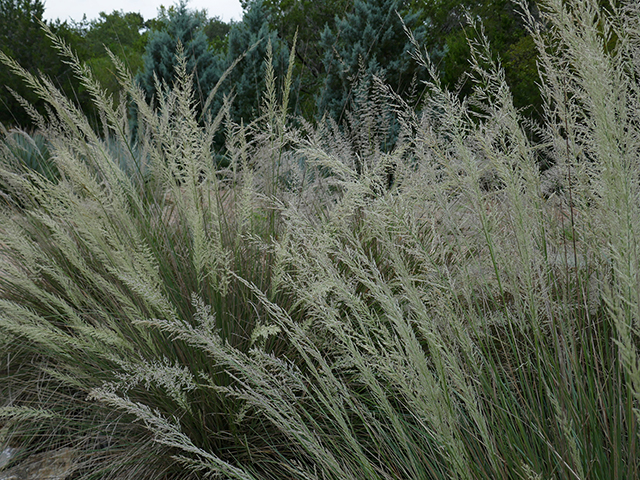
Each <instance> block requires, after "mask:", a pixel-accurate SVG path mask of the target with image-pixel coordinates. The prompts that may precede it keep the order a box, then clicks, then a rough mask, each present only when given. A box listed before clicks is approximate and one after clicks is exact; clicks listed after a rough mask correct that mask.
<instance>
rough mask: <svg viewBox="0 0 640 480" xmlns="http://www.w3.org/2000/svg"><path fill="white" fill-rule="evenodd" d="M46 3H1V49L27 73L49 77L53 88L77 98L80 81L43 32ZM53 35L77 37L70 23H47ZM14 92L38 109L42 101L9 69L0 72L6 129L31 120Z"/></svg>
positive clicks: (1, 108)
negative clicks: (42, 24)
mask: <svg viewBox="0 0 640 480" xmlns="http://www.w3.org/2000/svg"><path fill="white" fill-rule="evenodd" d="M43 13H44V3H43V2H42V1H41V0H0V50H2V52H3V53H4V54H5V55H7V56H8V57H10V58H13V59H14V60H16V61H17V62H18V63H19V64H20V65H21V66H22V67H23V68H25V69H26V70H27V71H29V72H32V73H36V72H38V71H40V72H43V73H44V74H46V75H47V76H48V77H49V78H50V79H51V81H52V82H53V84H54V85H56V86H57V87H59V88H62V90H63V91H64V92H65V93H67V94H68V95H69V96H70V97H71V98H78V97H77V94H78V91H77V90H78V82H76V81H74V79H73V77H72V75H71V69H70V68H69V67H68V66H67V65H66V64H64V63H63V62H62V61H61V59H60V57H59V56H58V54H57V52H56V50H55V49H54V48H53V47H52V44H51V41H50V40H49V38H47V36H46V34H45V32H44V31H43V30H42V27H41V22H43V20H42V16H43ZM48 25H49V27H50V28H51V29H52V30H53V31H54V33H56V34H58V35H60V36H61V37H62V38H65V39H67V40H70V39H71V37H72V36H73V35H74V33H73V31H72V29H71V28H70V27H69V25H68V24H67V23H61V22H53V23H49V24H48ZM12 92H15V93H17V94H18V95H19V96H21V97H23V98H25V99H26V100H28V101H29V102H30V103H32V104H34V106H35V107H36V108H38V109H39V108H40V107H42V105H43V103H42V101H40V100H38V99H37V97H35V95H34V94H33V93H32V92H31V91H30V90H29V89H28V88H26V87H25V86H24V84H23V82H22V81H21V80H19V79H18V78H17V77H16V76H15V75H14V74H13V73H12V72H10V71H9V69H8V68H2V69H0V123H2V124H4V125H5V126H9V125H20V126H23V127H28V126H30V125H31V118H30V117H29V115H28V114H27V113H26V112H25V111H24V109H23V108H22V106H21V105H20V102H19V101H18V100H17V99H16V98H15V96H14V94H13V93H12Z"/></svg>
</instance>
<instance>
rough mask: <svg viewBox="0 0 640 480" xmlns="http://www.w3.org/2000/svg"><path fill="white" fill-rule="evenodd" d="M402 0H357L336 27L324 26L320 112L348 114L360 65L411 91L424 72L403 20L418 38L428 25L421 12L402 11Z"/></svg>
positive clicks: (365, 72)
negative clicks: (415, 55)
mask: <svg viewBox="0 0 640 480" xmlns="http://www.w3.org/2000/svg"><path fill="white" fill-rule="evenodd" d="M402 4H403V2H402V1H401V0H356V1H355V2H354V4H353V9H352V11H350V12H349V13H347V15H346V16H345V17H343V18H340V19H336V22H335V28H331V27H330V26H329V25H327V26H326V27H325V29H324V31H323V32H322V35H321V38H320V49H321V50H322V52H323V57H322V63H323V66H324V70H325V78H324V84H323V86H322V88H321V90H320V92H319V94H318V97H317V108H318V113H319V114H320V115H322V114H323V113H324V112H327V113H329V114H330V115H331V116H332V117H333V118H335V119H338V118H340V117H341V116H342V115H343V114H344V112H345V109H346V108H347V106H348V103H349V101H350V100H351V99H352V87H353V84H354V80H355V78H356V77H357V75H358V74H359V72H360V71H361V70H362V72H360V74H363V75H364V76H365V77H372V76H373V75H376V76H378V77H381V78H384V79H385V80H386V81H387V82H388V83H389V85H390V86H391V87H392V88H393V89H394V90H395V91H397V92H399V93H400V94H407V93H409V91H410V88H411V85H412V84H414V82H415V80H416V79H417V78H418V77H419V76H420V73H419V68H418V66H417V65H416V63H415V61H413V59H412V58H411V53H410V52H411V50H412V49H413V46H412V45H411V42H410V40H409V38H408V37H407V35H406V33H405V30H404V26H406V27H407V28H409V29H410V30H412V32H413V35H414V37H415V39H416V40H417V41H418V42H424V40H425V36H426V33H427V30H426V28H425V26H424V25H421V24H420V18H419V15H417V12H414V11H408V12H402ZM400 12H402V13H400ZM403 24H404V25H403Z"/></svg>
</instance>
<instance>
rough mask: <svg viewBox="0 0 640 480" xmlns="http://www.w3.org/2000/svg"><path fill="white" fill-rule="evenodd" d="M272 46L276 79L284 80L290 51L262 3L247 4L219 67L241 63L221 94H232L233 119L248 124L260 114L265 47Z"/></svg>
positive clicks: (231, 74) (230, 33) (231, 34)
mask: <svg viewBox="0 0 640 480" xmlns="http://www.w3.org/2000/svg"><path fill="white" fill-rule="evenodd" d="M269 44H271V50H272V61H273V68H274V71H275V74H276V76H277V77H278V80H281V81H282V80H283V79H284V77H285V74H286V71H287V68H288V65H289V48H288V46H287V45H286V44H285V43H284V42H283V41H281V40H280V39H279V38H278V34H277V32H276V31H275V30H273V29H272V28H271V27H270V18H269V13H268V11H267V9H266V8H265V7H264V5H263V3H262V1H260V0H257V1H254V2H251V3H250V4H248V5H247V10H246V12H245V14H244V16H243V18H242V21H241V22H238V23H236V24H234V25H233V26H232V28H231V30H230V32H229V35H228V50H227V54H226V56H225V57H224V58H222V57H221V64H222V65H223V66H224V68H221V69H220V70H221V71H223V70H225V69H226V67H227V66H229V65H231V64H232V63H233V62H234V61H235V60H236V59H237V58H238V57H240V56H242V55H245V54H246V55H245V57H244V58H243V59H242V61H241V62H240V63H239V64H238V65H237V66H236V67H235V68H234V69H233V70H232V71H231V73H230V75H229V77H228V78H227V80H226V81H225V84H224V86H223V89H222V92H224V93H231V92H233V94H234V95H235V100H234V102H233V105H232V108H231V114H232V118H233V119H234V120H235V121H238V122H239V121H240V120H241V119H242V120H243V121H244V122H245V123H247V122H249V121H251V120H253V119H254V118H255V117H256V115H257V114H258V112H259V108H260V98H261V94H262V92H264V89H265V72H266V63H265V60H266V58H267V49H268V45H269Z"/></svg>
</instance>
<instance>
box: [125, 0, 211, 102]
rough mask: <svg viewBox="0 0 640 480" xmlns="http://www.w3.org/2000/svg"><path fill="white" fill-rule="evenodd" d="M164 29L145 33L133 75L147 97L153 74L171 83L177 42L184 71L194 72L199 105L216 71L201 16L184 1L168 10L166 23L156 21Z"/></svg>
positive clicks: (151, 91)
mask: <svg viewBox="0 0 640 480" xmlns="http://www.w3.org/2000/svg"><path fill="white" fill-rule="evenodd" d="M158 24H159V25H164V29H161V30H152V31H151V32H150V34H149V41H148V43H147V46H146V49H145V53H144V55H143V64H144V67H143V69H142V71H141V72H140V73H139V74H138V75H137V76H136V79H137V81H138V83H139V84H140V85H141V86H142V88H143V90H144V91H145V93H146V96H147V100H148V101H151V99H152V98H153V97H154V96H155V95H156V94H157V92H156V83H155V79H154V76H155V77H157V78H158V80H159V81H160V82H161V83H162V82H166V84H167V85H169V86H171V85H173V79H174V75H175V67H176V63H177V58H176V48H177V45H178V42H180V43H181V44H182V46H183V48H184V53H185V55H186V59H187V70H188V71H189V72H192V73H193V75H194V87H195V93H196V98H197V100H198V101H199V105H200V108H201V107H202V105H203V104H204V102H205V101H206V99H207V96H208V95H209V92H210V91H211V90H212V89H213V87H214V86H215V84H216V83H217V81H218V78H219V73H218V68H217V63H216V59H215V55H214V54H213V53H212V52H211V50H210V49H209V42H208V39H207V36H206V35H205V33H204V31H203V23H202V16H201V15H198V14H197V13H195V12H191V11H189V10H187V6H186V3H185V1H184V0H182V1H181V2H180V3H179V4H178V5H177V7H176V8H172V9H169V10H168V19H167V21H166V22H158Z"/></svg>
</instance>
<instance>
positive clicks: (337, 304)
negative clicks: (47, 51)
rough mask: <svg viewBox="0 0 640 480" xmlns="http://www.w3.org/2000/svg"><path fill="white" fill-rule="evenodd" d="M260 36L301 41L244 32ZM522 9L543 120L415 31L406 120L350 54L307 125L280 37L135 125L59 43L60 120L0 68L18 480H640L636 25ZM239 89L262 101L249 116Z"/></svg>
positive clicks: (582, 6) (39, 77)
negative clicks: (11, 119) (351, 64)
mask: <svg viewBox="0 0 640 480" xmlns="http://www.w3.org/2000/svg"><path fill="white" fill-rule="evenodd" d="M392 3H393V2H380V3H379V4H376V5H377V6H378V7H379V6H380V5H385V6H390V5H392ZM303 5H304V2H303V4H301V5H299V6H300V7H301V6H303ZM336 5H338V4H336ZM443 5H444V4H443ZM367 6H369V7H371V8H372V9H373V2H372V3H371V5H365V4H364V2H363V3H362V4H361V5H360V4H359V7H358V8H360V10H355V9H354V10H349V13H348V14H346V13H345V15H339V16H338V18H337V19H334V23H331V22H330V21H327V22H326V27H324V30H323V32H329V33H327V34H326V36H325V35H324V34H323V38H330V37H329V36H330V33H331V29H332V28H336V27H337V26H340V25H343V23H341V22H343V21H344V20H343V19H345V18H354V17H353V15H356V14H357V13H358V12H362V15H363V16H362V17H361V18H366V15H368V14H366V15H365V13H366V8H365V7H367ZM183 7H184V5H182V4H181V5H178V6H177V7H176V8H175V9H174V10H171V11H170V12H167V13H166V14H163V15H160V16H159V19H157V21H156V22H155V23H150V24H149V25H148V27H147V28H149V29H155V30H154V31H159V30H162V29H163V28H164V27H163V25H165V24H166V22H172V21H173V20H174V19H175V18H176V16H180V15H183V14H186V13H187V12H186V11H184V10H181V8H183ZM276 7H277V8H281V9H282V15H284V14H285V12H290V13H291V15H297V14H298V13H299V12H297V11H296V10H295V9H294V8H293V7H292V6H291V5H290V4H287V3H286V2H281V3H275V2H274V3H266V2H265V3H264V4H257V3H248V4H247V5H246V8H247V15H246V16H245V18H246V17H250V16H251V15H250V14H251V12H255V11H254V10H253V9H254V8H263V9H266V11H270V10H269V9H272V8H276ZM403 7H406V8H408V9H409V7H408V6H407V5H403ZM528 7H531V10H529V9H528ZM287 8H288V9H289V10H287ZM443 8H445V7H443ZM509 8H511V7H509ZM514 8H515V7H514ZM521 8H522V15H523V16H522V21H521V25H522V26H523V27H522V28H526V29H527V30H526V31H527V33H526V34H523V35H522V36H520V37H518V38H519V40H517V42H516V43H518V44H519V42H520V39H522V38H527V39H528V40H527V42H529V43H528V45H529V46H527V47H526V48H535V55H534V57H535V58H536V59H537V65H538V72H537V74H536V75H537V77H536V79H535V83H537V84H538V85H539V90H538V93H537V95H538V98H539V100H538V102H539V103H538V107H536V109H537V110H536V112H537V113H536V114H535V115H533V114H531V111H532V110H527V109H524V110H522V109H519V107H518V104H517V100H516V98H517V94H516V92H517V91H518V90H517V89H518V86H517V85H518V84H517V82H516V83H513V87H511V86H510V83H512V82H514V80H513V79H509V76H508V74H507V72H508V69H507V66H506V64H505V65H504V66H503V64H502V63H501V62H500V61H498V58H502V57H501V55H499V54H497V53H495V52H494V51H492V50H491V47H490V40H489V38H488V36H487V35H488V33H486V34H485V33H483V29H482V27H481V24H480V23H475V24H474V23H471V24H468V25H467V26H466V27H465V29H466V31H467V32H468V33H467V38H468V50H467V52H468V57H467V58H468V60H469V66H468V69H469V75H468V77H467V78H466V80H465V81H464V83H463V82H461V83H460V84H459V86H460V88H453V89H452V88H451V86H452V85H451V82H450V81H449V80H448V79H447V73H446V66H447V65H448V64H447V63H446V62H447V58H449V57H448V56H447V55H448V52H449V49H451V50H453V48H452V47H453V45H455V44H456V43H455V41H454V40H455V38H457V37H456V36H455V34H454V33H452V35H453V36H452V37H451V42H450V43H447V42H449V40H447V41H446V42H444V43H443V42H442V41H443V40H444V39H446V38H445V37H442V36H441V37H439V38H440V41H441V43H433V42H432V40H433V38H431V39H430V37H429V32H430V31H431V30H430V29H431V28H433V27H432V24H429V23H428V22H427V23H424V22H423V24H422V26H424V29H420V28H418V27H416V29H414V32H415V34H414V33H412V31H411V30H410V29H409V28H407V29H406V30H407V31H406V32H402V35H405V36H404V37H400V36H399V37H398V38H402V39H403V40H402V41H401V42H400V44H402V45H404V44H405V43H407V40H406V39H409V40H408V44H409V45H410V51H411V56H412V58H413V61H414V63H412V64H411V65H412V66H411V67H410V68H412V69H415V71H416V72H417V73H416V74H415V75H414V76H415V78H416V79H422V82H421V83H420V82H417V83H416V85H418V86H419V87H420V88H421V89H420V88H419V89H418V90H417V92H413V93H412V92H409V93H407V92H405V91H404V90H402V89H398V84H394V78H393V75H392V76H389V75H388V72H387V74H385V75H386V77H385V76H383V75H381V74H375V75H374V74H373V73H374V70H373V69H368V67H369V66H371V65H374V64H375V61H378V60H376V59H377V58H378V57H375V58H374V57H373V56H372V57H371V59H372V63H369V62H365V61H364V60H366V59H364V56H365V55H364V54H363V55H361V58H362V60H361V61H360V63H361V64H362V66H363V67H364V68H360V65H359V72H361V73H359V74H356V75H355V76H354V78H353V81H352V83H351V85H350V86H349V87H348V88H349V89H350V95H347V100H345V102H347V104H346V107H345V108H344V114H341V115H340V116H339V117H332V116H331V115H326V116H324V118H323V117H318V115H319V113H320V112H318V111H317V110H316V111H313V108H312V105H313V102H312V101H311V100H310V99H311V98H314V101H315V99H317V98H321V97H308V98H307V100H303V95H302V92H303V89H306V88H310V89H311V88H312V87H313V86H315V87H314V88H318V89H319V88H324V87H322V85H323V84H322V82H318V83H314V82H315V81H314V80H313V78H312V77H313V76H314V75H315V74H314V73H313V71H312V67H311V65H315V66H316V67H314V68H317V70H316V72H318V75H319V76H320V77H321V76H322V75H328V73H327V72H326V71H325V72H324V73H322V72H323V69H325V68H326V66H327V65H329V63H324V61H325V60H326V57H323V56H322V55H319V56H317V57H313V54H312V53H313V52H311V53H310V52H309V49H310V48H312V45H311V44H310V42H311V40H310V38H311V37H305V34H300V48H301V49H302V50H301V51H302V52H303V53H300V51H298V50H297V48H296V45H297V40H296V41H295V42H294V41H293V39H292V41H291V42H289V41H288V40H287V35H289V34H291V32H290V31H288V32H285V31H284V30H282V31H281V30H279V29H278V22H280V20H277V19H278V18H280V17H278V15H276V13H277V12H276V13H273V12H272V13H271V14H269V15H266V14H265V15H264V16H262V19H263V20H264V21H265V22H267V23H266V26H265V24H264V23H263V24H260V23H259V22H257V19H258V16H254V17H253V20H252V22H255V23H252V24H251V25H252V26H249V25H248V24H245V23H244V22H243V23H241V24H238V25H233V26H231V28H230V30H229V33H228V36H227V41H228V44H227V45H228V47H225V48H229V49H230V48H231V45H232V39H233V38H245V39H246V38H250V39H251V40H249V41H246V43H243V44H242V45H247V47H246V48H248V49H250V50H249V51H248V53H247V54H246V55H244V56H241V57H240V60H239V61H238V62H235V61H233V60H232V59H231V58H230V57H229V56H228V55H227V54H225V51H224V49H218V50H216V48H217V47H216V48H214V47H210V48H211V50H207V52H209V53H208V54H206V55H207V58H211V57H210V56H209V54H211V55H212V56H213V57H214V58H215V62H219V63H216V65H217V68H219V70H217V72H218V73H217V75H219V77H218V80H217V81H216V83H215V85H214V87H213V90H212V93H210V94H208V97H207V98H206V99H204V103H203V98H204V93H205V92H202V91H201V90H199V86H198V75H199V73H198V69H197V67H196V68H194V67H193V65H194V61H195V64H196V65H197V59H198V58H199V57H197V56H194V55H193V52H192V51H190V50H189V49H188V48H186V46H187V44H188V42H183V41H181V42H179V43H178V42H176V44H175V45H176V47H175V55H174V56H169V57H166V58H168V59H169V60H171V62H173V63H172V65H173V67H174V71H175V75H174V76H173V78H172V79H171V81H172V83H170V80H169V79H167V78H165V82H164V84H163V83H162V82H156V83H155V84H154V85H155V87H156V90H155V92H156V93H155V95H154V96H153V97H151V98H149V96H148V95H147V92H146V91H145V89H144V86H143V85H142V82H139V81H138V80H136V75H137V73H138V72H136V70H135V68H128V66H131V65H133V64H134V62H133V60H132V59H133V58H134V56H133V55H132V54H131V55H130V56H127V54H126V52H127V50H126V49H124V47H122V48H121V50H122V52H124V53H122V52H120V53H118V52H116V51H115V49H114V50H113V51H112V52H111V53H107V55H108V56H109V59H110V61H111V64H110V65H111V66H109V67H108V69H109V70H110V71H113V72H114V73H115V83H112V84H109V83H106V84H104V85H103V84H102V82H101V79H102V77H101V75H102V74H101V73H100V72H101V69H100V68H95V69H92V68H91V67H92V66H94V65H93V64H92V62H91V61H88V62H85V63H83V62H82V61H81V60H80V59H79V57H81V55H82V54H81V53H78V54H77V55H76V53H74V51H73V49H72V48H71V46H70V45H73V42H70V43H66V42H65V39H67V38H72V39H74V38H75V39H77V38H78V37H74V36H71V37H67V36H65V35H66V33H65V34H64V35H62V34H61V35H56V33H60V31H61V30H62V31H64V32H66V31H67V30H65V29H66V28H71V27H68V26H64V28H63V27H62V26H61V27H60V29H61V30H60V29H54V28H49V29H46V28H45V29H44V30H43V32H44V33H43V35H44V38H45V40H46V42H49V43H50V44H51V45H52V47H53V49H54V50H55V51H57V54H58V55H60V56H61V58H62V61H61V64H62V65H66V66H67V67H68V68H69V69H70V73H72V74H73V78H75V80H73V82H76V83H75V85H77V92H78V95H74V96H68V95H66V94H65V93H64V89H65V88H66V86H65V85H64V84H60V83H58V82H56V81H54V80H53V79H52V78H51V76H47V75H45V74H36V73H33V71H32V69H30V68H31V66H30V65H28V64H26V65H24V66H21V64H20V62H19V61H17V60H13V59H11V58H10V57H9V56H8V55H7V54H1V55H0V58H1V60H2V62H3V63H4V64H5V65H6V66H7V70H10V72H11V73H12V74H13V75H14V76H15V77H16V78H19V79H21V81H22V82H23V84H24V88H25V91H29V92H31V93H30V95H33V98H34V102H35V103H33V104H29V103H27V102H26V101H22V100H20V101H19V103H21V105H22V106H23V107H24V110H25V115H26V116H27V118H28V119H29V122H30V124H31V126H32V128H34V129H35V130H33V132H30V131H28V130H26V129H25V130H18V129H14V130H10V131H9V130H7V129H5V130H4V131H3V141H2V144H1V145H0V205H1V207H0V351H2V352H3V354H2V355H1V356H0V402H2V403H1V404H0V444H2V445H5V444H6V445H11V446H13V447H16V448H18V449H19V451H20V454H19V455H18V456H16V458H15V460H14V462H15V463H20V462H22V461H24V460H25V459H27V458H28V457H29V455H32V454H37V453H38V452H42V451H52V450H56V449H61V448H65V447H70V448H72V449H73V452H74V455H75V460H74V474H73V475H74V476H75V477H77V478H114V479H126V478H136V479H140V478H148V479H158V478H167V479H170V478H176V479H177V478H179V479H185V478H211V477H214V478H215V476H218V477H221V478H235V479H283V478H287V479H289V478H290V479H301V480H302V479H305V480H307V479H335V480H345V479H363V478H366V479H380V480H382V479H440V478H442V479H444V478H447V479H449V478H463V479H472V478H473V479H477V478H486V479H496V478H502V479H513V478H522V479H536V478H545V479H546V478H561V479H565V478H566V479H575V478H579V479H583V478H584V479H594V478H595V479H612V478H614V479H617V478H637V477H638V476H639V469H640V455H639V452H638V448H639V447H638V446H639V445H640V443H639V442H638V440H639V438H638V426H639V423H638V422H639V420H640V416H639V413H638V408H637V407H638V401H639V400H640V362H639V356H638V348H639V334H640V330H639V329H640V324H639V318H640V317H639V316H640V284H639V279H640V271H639V270H640V257H639V253H640V252H639V250H638V248H639V247H638V240H637V239H638V238H640V236H639V234H640V232H639V229H640V196H639V194H640V178H639V177H640V169H639V165H638V159H639V158H640V132H639V131H638V129H639V125H640V122H639V121H638V120H639V118H638V115H639V113H638V112H640V105H639V104H638V101H639V100H638V99H640V91H639V89H640V84H639V83H638V65H640V62H639V61H638V60H639V58H640V23H639V22H638V20H639V19H640V7H639V6H638V4H637V2H633V1H629V2H620V3H619V4H612V3H610V4H608V5H607V8H603V6H601V5H600V4H599V3H598V2H596V1H595V0H570V1H564V0H542V1H541V2H540V3H539V4H538V5H537V6H536V7H533V6H531V5H527V4H525V3H523V4H521ZM262 11H264V10H262ZM371 11H374V10H371ZM400 13H401V16H402V17H403V18H408V17H410V16H411V12H410V9H409V10H407V11H406V12H404V11H403V12H400ZM314 14H317V15H318V16H317V17H316V18H318V20H317V21H316V20H314V22H311V23H310V24H311V25H316V27H317V26H318V25H320V23H321V19H322V18H323V15H326V12H325V13H322V12H314ZM116 17H117V18H116ZM103 18H104V20H103V22H105V23H106V22H107V21H109V22H111V21H113V22H116V21H117V22H119V23H118V24H122V25H125V24H126V25H129V26H130V27H127V28H129V29H130V30H131V29H133V30H135V25H138V24H137V23H136V22H138V20H139V19H138V18H134V17H131V16H129V17H127V15H125V14H114V15H113V16H112V17H109V16H105V17H103ZM108 18H110V19H111V20H108ZM192 18H193V19H194V21H195V23H194V25H195V24H196V23H197V25H200V26H201V27H198V28H202V29H206V28H207V25H208V26H211V24H210V23H209V24H207V22H206V21H204V17H203V15H202V14H198V13H195V14H193V17H192ZM434 18H435V15H434ZM447 18H449V17H447ZM127 19H128V20H127ZM121 21H122V22H121ZM270 21H271V22H274V23H273V24H272V26H270V25H269V24H268V22H270ZM354 21H355V20H354ZM394 21H395V20H394ZM132 25H133V27H131V26H132ZM455 25H457V24H455V23H454V26H455ZM418 26H419V25H418ZM94 28H96V29H97V27H94V26H92V27H89V30H88V31H93V30H94ZM456 28H457V27H456ZM71 30H72V29H71ZM96 31H97V30H96ZM166 31H167V32H170V31H171V30H169V29H168V28H167V29H166ZM198 31H200V30H198ZM205 31H206V30H205ZM214 31H219V30H215V29H214ZM345 31H349V30H348V29H346V30H345ZM394 31H395V29H394ZM454 31H455V28H453V29H452V30H451V32H454ZM489 31H490V29H489V28H486V29H485V30H484V32H489ZM234 32H235V33H234ZM258 32H261V33H258ZM138 33H140V30H138ZM74 35H75V34H74ZM86 35H88V33H87V34H86ZM86 35H85V37H83V38H86ZM153 35H156V34H153ZM157 35H158V37H156V38H162V37H166V36H164V35H162V36H161V35H160V34H157ZM261 35H264V38H265V39H266V40H267V41H266V45H263V44H258V45H256V46H255V47H254V46H253V45H249V44H251V42H252V41H253V39H254V38H257V37H260V36H261ZM293 35H294V37H293V38H297V37H295V32H293ZM398 35H400V32H398ZM234 36H235V37H234ZM80 37H82V36H81V35H80ZM134 37H135V35H132V43H131V45H133V44H136V42H137V40H136V41H134V40H133V38H134ZM196 38H197V40H198V42H200V43H201V42H202V38H203V37H202V35H200V34H197V36H196ZM243 41H244V40H243ZM43 42H44V40H43ZM336 42H337V41H336ZM504 44H505V45H507V44H509V42H506V41H505V43H504ZM146 45H147V46H149V45H151V42H148V43H147V44H146ZM254 45H255V42H254ZM348 45H349V44H348V43H345V44H340V45H338V43H336V44H335V47H336V48H335V50H332V52H333V53H335V52H338V53H339V54H340V55H343V56H344V58H347V57H346V55H347V54H346V53H340V52H341V50H340V49H345V50H344V51H345V52H346V49H347V47H348ZM446 45H449V47H447V46H446ZM509 45H513V43H512V44H509ZM252 47H253V49H251V48H252ZM338 47H339V48H338ZM353 47H354V49H355V48H356V47H357V45H353ZM260 48H264V50H263V51H264V56H263V57H262V59H261V63H256V64H254V66H255V67H256V69H254V70H252V69H250V68H248V67H249V66H250V65H251V64H250V63H249V64H245V65H244V66H243V65H242V63H241V62H242V61H243V60H247V59H251V58H252V53H253V52H256V51H259V49H260ZM358 48H360V47H358ZM523 48H524V47H523ZM158 50H159V51H162V48H159V49H158ZM240 50H242V48H240V49H239V50H238V51H240ZM151 51H153V50H151V47H149V49H148V50H147V54H148V55H147V58H149V56H151V53H150V52H151ZM199 51H202V50H199ZM369 51H370V52H372V53H373V52H375V49H374V48H373V46H372V48H371V49H370V50H369ZM434 52H436V53H434ZM437 52H440V53H437ZM143 55H144V54H143V53H142V52H141V53H140V57H137V58H139V60H140V63H139V65H143V63H142V58H143ZM306 55H308V57H305V56H306ZM300 56H302V59H300ZM297 58H298V59H299V61H298V63H296V59H297ZM313 58H316V59H317V63H315V64H313V63H312V59H313ZM334 60H335V58H334ZM251 61H255V62H257V60H251ZM332 61H333V60H332ZM379 63H380V68H381V69H382V70H384V68H385V65H384V64H383V62H381V61H380V62H379ZM443 65H444V70H443ZM231 67H233V68H231ZM105 68H107V67H105ZM408 68H409V67H408ZM305 69H308V70H305ZM104 71H105V70H102V72H104ZM379 71H380V69H379V70H378V72H379ZM234 72H235V73H234ZM252 72H253V73H252ZM255 72H261V73H260V75H259V76H258V75H257V74H255ZM443 72H444V73H443ZM232 75H237V77H235V78H236V79H237V88H238V89H240V88H245V87H243V86H242V82H244V81H245V80H246V83H247V85H248V84H251V82H252V81H254V80H257V78H260V81H261V84H260V85H258V82H257V81H256V82H255V84H256V88H258V87H259V88H261V90H256V91H257V92H258V93H256V96H255V97H249V98H248V100H247V101H249V102H252V103H249V104H247V105H250V106H247V110H244V112H250V113H248V114H247V115H248V117H245V114H244V113H242V112H243V110H241V109H240V107H239V106H238V105H242V102H243V101H244V100H245V99H244V98H241V99H237V101H239V103H238V104H237V103H236V101H234V100H233V89H230V88H229V87H228V86H226V84H225V81H226V80H227V79H229V78H232ZM523 75H524V74H523ZM138 78H140V77H138ZM325 78H327V77H325ZM523 78H525V77H524V76H523ZM385 79H386V80H387V81H385ZM526 80H527V82H530V83H531V79H530V78H529V77H528V76H526ZM110 85H112V86H110ZM324 85H325V86H326V85H327V83H326V82H325V83H324ZM343 87H344V86H341V87H340V88H341V89H342V90H337V92H338V93H339V92H343V93H344V92H345V90H344V88H343ZM74 88H76V87H74ZM226 88H229V90H225V89H226ZM246 88H248V87H246ZM409 90H410V89H409ZM316 92H320V90H317V91H316ZM347 92H349V90H347ZM116 93H119V95H114V94H116ZM309 93H310V94H311V93H312V90H310V91H309ZM80 94H82V95H85V96H86V98H87V102H90V105H91V106H90V107H87V106H86V104H85V103H83V100H82V97H81V95H80ZM314 95H315V94H314ZM30 105H33V107H32V106H30ZM132 105H133V108H132ZM307 108H309V109H310V110H309V111H312V112H313V116H309V117H306V118H305V115H299V113H304V112H305V111H307V110H305V109H307ZM532 108H533V107H532ZM534 110H535V109H534ZM131 111H135V112H136V113H135V115H136V116H135V122H136V135H135V136H132V135H131V132H132V128H131V123H132V119H131V116H130V112H131ZM321 118H323V120H322V121H320V119H321Z"/></svg>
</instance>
